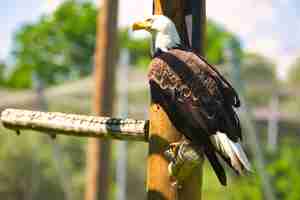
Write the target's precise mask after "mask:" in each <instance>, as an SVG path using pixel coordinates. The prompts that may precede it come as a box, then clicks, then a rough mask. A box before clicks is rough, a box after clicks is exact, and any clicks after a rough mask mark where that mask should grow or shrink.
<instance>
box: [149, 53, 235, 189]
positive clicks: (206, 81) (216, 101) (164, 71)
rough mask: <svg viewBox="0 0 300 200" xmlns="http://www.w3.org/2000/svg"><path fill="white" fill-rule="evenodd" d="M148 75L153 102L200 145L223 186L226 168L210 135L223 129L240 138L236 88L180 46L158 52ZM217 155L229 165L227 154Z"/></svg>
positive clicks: (231, 135) (232, 138)
mask: <svg viewBox="0 0 300 200" xmlns="http://www.w3.org/2000/svg"><path fill="white" fill-rule="evenodd" d="M148 78H149V83H150V88H151V100H152V102H153V103H157V104H160V105H161V106H162V107H163V108H164V110H165V111H166V113H167V114H168V116H169V118H170V120H171V122H172V123H173V125H174V126H175V128H176V129H177V130H179V131H180V132H181V133H182V134H184V136H185V137H186V138H187V139H189V140H190V141H191V142H192V143H195V144H197V145H200V146H201V148H203V150H204V152H205V154H206V156H207V158H208V160H209V161H210V163H211V165H212V167H213V169H214V171H215V172H216V174H217V176H218V178H219V180H220V182H221V183H222V184H223V185H225V184H226V175H225V171H224V169H223V167H222V165H221V164H220V162H219V160H218V157H217V156H216V153H217V150H216V148H215V147H214V145H213V144H212V141H211V139H210V136H211V135H213V134H216V133H217V132H222V133H225V134H226V135H227V136H228V138H230V140H232V141H233V142H238V141H239V140H240V139H241V127H240V122H239V119H238V117H237V115H236V112H235V110H234V107H239V106H240V100H239V98H238V95H237V93H236V91H235V90H234V89H233V87H232V86H231V85H230V84H229V83H228V81H226V80H225V78H224V77H223V76H222V75H221V74H220V73H219V72H218V71H217V70H216V69H215V68H214V67H213V66H211V65H209V64H208V63H207V62H206V60H205V59H204V58H202V57H200V56H198V55H197V54H195V53H194V52H192V51H189V50H186V49H180V48H174V49H170V50H168V51H167V52H163V51H157V53H156V54H155V56H154V58H153V59H152V62H151V63H150V70H149V73H148ZM220 156H221V157H223V159H224V160H225V161H226V162H227V163H228V164H229V165H230V166H231V167H232V163H231V162H230V159H229V158H228V157H224V156H223V155H222V154H220Z"/></svg>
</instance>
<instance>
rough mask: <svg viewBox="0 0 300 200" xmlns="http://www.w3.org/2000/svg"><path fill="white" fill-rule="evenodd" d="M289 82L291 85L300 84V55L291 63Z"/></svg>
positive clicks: (296, 85)
mask: <svg viewBox="0 0 300 200" xmlns="http://www.w3.org/2000/svg"><path fill="white" fill-rule="evenodd" d="M288 83H289V84H290V86H294V87H298V86H299V84H300V57H298V58H297V59H296V61H295V62H294V63H293V64H292V65H291V67H290V70H289V72H288Z"/></svg>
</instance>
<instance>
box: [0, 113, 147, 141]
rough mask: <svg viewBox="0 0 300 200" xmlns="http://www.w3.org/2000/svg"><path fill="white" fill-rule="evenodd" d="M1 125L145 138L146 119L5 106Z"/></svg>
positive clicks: (131, 138)
mask: <svg viewBox="0 0 300 200" xmlns="http://www.w3.org/2000/svg"><path fill="white" fill-rule="evenodd" d="M1 122H2V124H3V126H4V127H6V128H9V129H13V130H15V131H17V132H18V130H20V129H31V130H37V131H43V132H45V133H55V134H63V135H74V136H82V137H99V138H112V139H120V140H135V141H145V142H146V141H147V138H148V137H147V136H148V124H149V122H148V121H147V120H135V119H118V118H110V117H96V116H86V115H76V114H64V113H59V112H39V111H29V110H18V109H6V110H4V111H3V112H2V113H1Z"/></svg>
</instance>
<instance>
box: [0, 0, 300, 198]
mask: <svg viewBox="0 0 300 200" xmlns="http://www.w3.org/2000/svg"><path fill="white" fill-rule="evenodd" d="M151 9H152V1H151V0H130V2H128V1H124V0H120V5H119V12H117V11H115V13H116V14H118V13H119V25H118V55H119V56H118V58H119V59H118V60H119V61H118V64H117V79H116V80H117V83H116V88H117V89H116V91H117V92H116V94H117V95H116V98H115V100H114V107H115V109H114V110H115V112H114V113H115V114H114V116H125V117H126V116H127V115H128V116H129V117H131V118H137V119H147V118H148V117H147V114H148V110H147V109H148V105H149V94H148V87H147V81H146V73H147V65H148V63H149V62H150V51H149V49H150V37H149V35H147V34H133V33H132V32H131V31H130V28H129V26H130V24H131V23H132V22H133V21H134V20H136V19H141V18H142V17H144V16H146V15H149V14H151ZM299 9H300V2H299V1H297V0H244V1H243V2H241V1H238V0H229V1H226V2H220V1H218V0H207V16H208V24H207V38H206V39H207V41H206V57H207V59H208V60H209V62H210V63H213V64H215V65H217V67H218V69H219V70H221V71H222V72H223V73H224V74H225V75H226V76H227V78H228V79H230V80H231V81H232V82H233V83H234V85H235V87H236V88H237V89H238V90H239V93H240V94H241V95H242V96H243V104H244V105H246V106H244V107H243V108H242V109H241V111H240V112H241V115H242V116H243V120H244V121H246V122H245V123H244V124H246V125H245V127H244V129H245V130H244V135H247V133H248V134H252V135H253V134H255V136H256V137H248V136H245V138H246V139H245V146H246V148H247V149H248V152H249V157H250V158H251V159H252V162H253V163H254V165H255V166H258V168H256V169H254V173H253V174H251V175H249V176H247V177H242V178H241V177H237V176H235V174H233V173H230V170H227V171H228V174H230V183H229V186H227V187H222V186H221V185H220V184H219V183H218V181H217V179H216V177H215V175H214V174H213V172H212V169H211V168H210V166H209V165H207V164H206V165H205V169H204V170H205V172H204V180H203V181H204V184H203V196H204V197H205V199H210V200H214V199H220V197H221V199H226V200H227V199H228V200H231V199H232V200H248V199H251V200H259V199H268V197H267V195H266V194H265V189H264V187H265V185H266V184H267V185H269V186H270V187H271V190H272V193H273V195H274V196H275V198H276V199H287V200H298V199H300V193H299V191H300V182H299V180H300V173H299V171H298V169H299V167H300V158H298V155H300V148H299V143H300V141H299V134H300V119H299V115H300V114H299V112H300V90H299V88H298V87H299V84H300V36H299V35H300V21H299V20H298V19H299V17H300V12H299ZM98 10H99V12H101V3H99V2H97V3H96V2H95V1H88V0H77V1H76V0H65V1H64V0H52V1H50V0H49V1H46V0H28V1H17V0H10V1H3V2H2V3H1V7H0V24H1V28H0V45H1V49H0V96H1V97H0V110H1V111H2V110H3V109H5V108H8V107H13V108H26V109H38V110H49V111H60V112H67V113H79V114H90V113H91V107H92V105H91V102H92V100H91V99H92V91H93V89H92V88H93V81H92V78H91V73H92V71H93V64H94V57H93V55H94V50H95V41H96V15H97V12H98ZM126 85H127V86H128V89H126V91H124V88H127V87H125V86H126ZM297 86H298V87H297ZM124 93H125V94H124ZM8 132H9V130H6V129H4V128H3V127H1V126H0V163H1V164H0V196H1V199H9V200H20V199H24V200H25V199H26V200H27V199H45V200H47V199H49V200H50V199H66V200H71V199H72V200H73V199H74V200H76V199H78V200H79V199H83V196H84V189H85V187H84V184H85V164H86V162H85V160H86V158H85V150H86V143H87V139H85V138H76V137H64V136H59V137H58V138H57V139H56V140H55V141H53V140H51V139H49V137H48V136H44V135H40V134H36V133H28V134H23V135H22V134H21V136H17V135H13V134H8ZM119 143H120V142H115V141H113V148H112V152H111V155H112V164H111V170H110V173H111V185H110V199H120V198H118V197H117V191H119V190H120V187H123V185H122V184H120V183H119V182H120V181H117V180H118V176H119V175H117V174H120V166H119V165H121V168H123V169H126V171H125V172H123V174H122V173H121V176H127V178H126V179H124V180H126V186H127V187H126V188H125V193H123V194H122V195H123V196H122V199H124V200H125V199H128V200H140V199H145V195H146V191H145V187H146V184H145V176H146V157H147V145H146V144H144V143H135V142H129V143H128V145H127V146H126V151H127V152H128V154H127V155H125V156H126V157H127V159H125V162H116V161H118V160H120V159H119V158H120V150H118V148H117V146H118V144H119ZM258 147H259V150H258V151H257V152H256V153H253V152H254V151H253V149H257V148H258ZM251 149H252V150H251ZM122 155H124V154H122ZM124 166H127V167H126V168H125V167H124ZM259 166H262V168H260V167H259ZM264 174H267V175H268V179H267V180H265V177H264V176H262V175H264ZM266 181H267V182H268V183H266ZM121 182H122V181H121ZM267 187H268V186H267Z"/></svg>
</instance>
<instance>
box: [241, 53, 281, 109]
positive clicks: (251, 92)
mask: <svg viewBox="0 0 300 200" xmlns="http://www.w3.org/2000/svg"><path fill="white" fill-rule="evenodd" d="M241 80H243V82H244V85H245V89H246V98H247V100H248V102H250V103H251V104H252V105H256V106H257V105H266V104H268V103H269V100H270V98H271V97H272V94H273V92H274V89H275V88H276V87H278V85H279V81H278V80H277V77H276V66H275V64H274V63H273V62H272V60H270V59H268V58H266V57H264V56H262V55H259V54H256V53H245V54H244V55H243V58H242V63H241Z"/></svg>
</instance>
